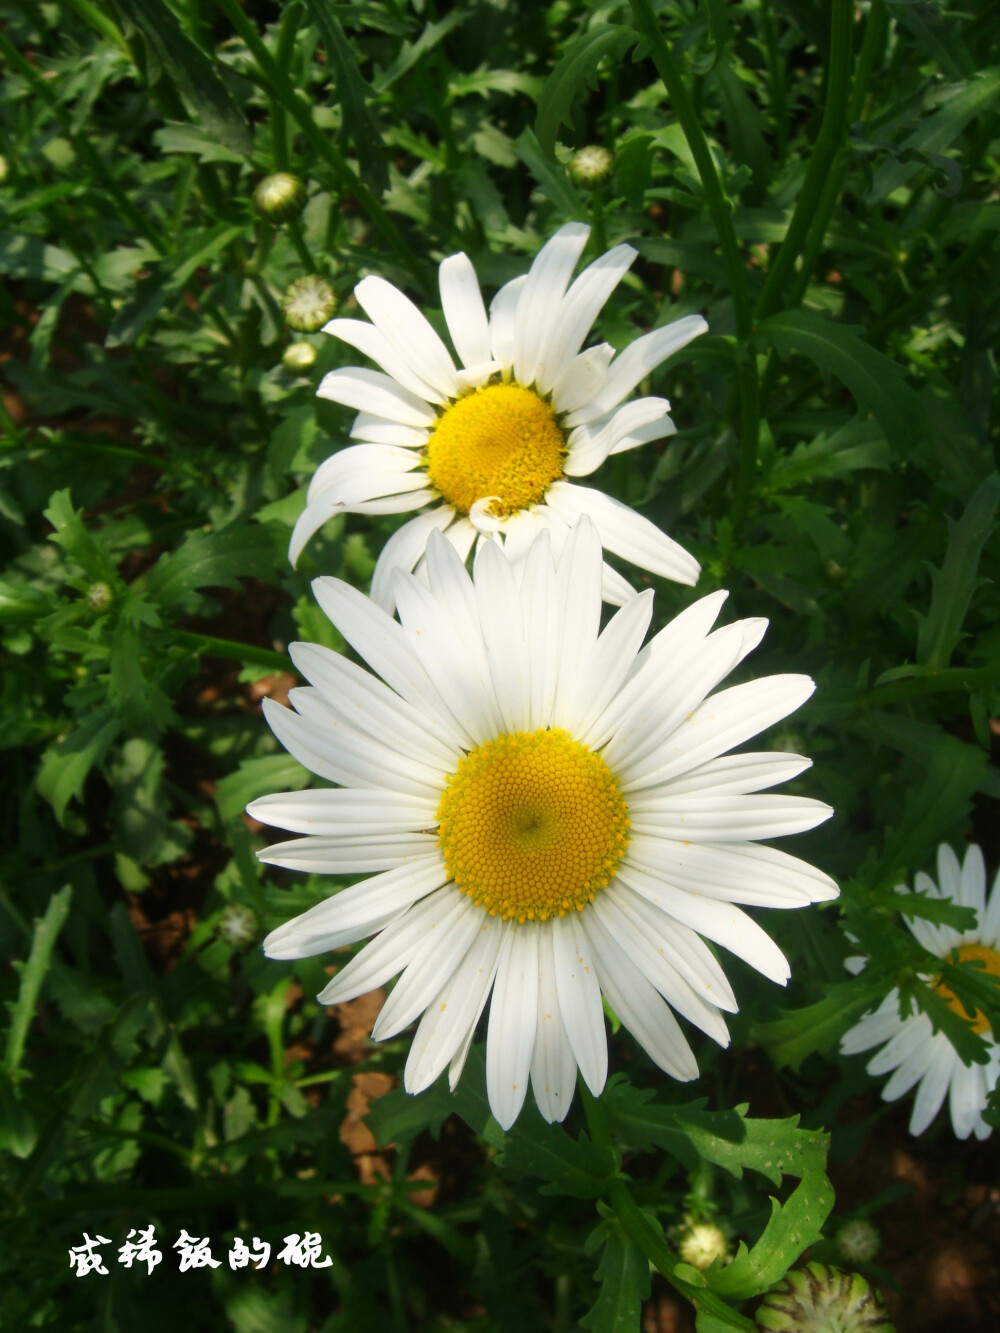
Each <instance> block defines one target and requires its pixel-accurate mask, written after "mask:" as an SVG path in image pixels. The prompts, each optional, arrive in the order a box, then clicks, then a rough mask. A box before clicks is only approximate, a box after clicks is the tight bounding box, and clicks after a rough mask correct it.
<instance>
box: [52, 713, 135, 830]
mask: <svg viewBox="0 0 1000 1333" xmlns="http://www.w3.org/2000/svg"><path fill="white" fill-rule="evenodd" d="M120 728H121V723H120V722H119V721H118V719H117V718H116V717H115V715H114V711H113V709H111V708H110V707H109V706H107V705H104V706H103V707H101V708H97V709H95V710H94V712H93V713H91V714H90V715H89V716H88V717H86V718H85V719H84V720H83V721H82V722H81V723H80V725H79V726H78V727H77V728H76V729H75V730H74V731H72V732H70V734H69V735H68V736H67V737H65V738H64V739H63V740H58V741H54V742H53V743H52V744H51V745H50V746H49V747H48V748H47V749H46V750H45V752H44V754H43V755H42V762H41V766H40V767H39V770H38V778H37V782H38V790H39V792H40V793H41V795H42V796H44V797H45V799H46V800H47V801H48V802H49V803H50V804H51V806H52V808H53V810H55V812H56V818H57V819H58V820H59V822H60V823H62V820H63V816H64V814H65V813H66V807H67V805H68V804H69V803H70V801H71V800H74V799H75V798H77V797H79V796H81V795H82V793H83V784H84V783H85V782H86V780H87V775H88V773H89V772H90V770H91V769H92V768H93V767H94V765H95V764H97V763H100V761H101V760H102V759H103V758H104V756H105V755H106V754H107V752H108V750H109V748H110V747H111V744H112V742H113V741H114V739H115V737H116V736H117V735H118V732H119V730H120Z"/></svg>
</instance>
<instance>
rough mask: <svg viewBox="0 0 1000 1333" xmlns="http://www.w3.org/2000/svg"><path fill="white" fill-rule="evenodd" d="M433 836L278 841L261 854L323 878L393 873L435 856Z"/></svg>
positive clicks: (369, 835)
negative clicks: (401, 867)
mask: <svg viewBox="0 0 1000 1333" xmlns="http://www.w3.org/2000/svg"><path fill="white" fill-rule="evenodd" d="M436 846H437V837H436V835H435V834H433V833H358V834H356V835H355V836H354V837H353V838H352V837H349V836H343V837H332V838H331V837H318V836H312V835H310V836H308V837H305V838H296V839H295V840H294V841H293V842H275V843H272V844H271V846H270V847H265V848H264V850H263V851H261V852H258V853H257V856H258V858H259V859H260V860H261V861H263V862H264V863H265V864H266V865H269V866H284V868H285V869H286V870H305V871H309V872H311V873H315V874H320V875H348V874H354V873H357V872H359V871H363V872H365V873H366V874H367V873H369V872H370V871H373V870H392V869H394V868H395V867H396V866H404V865H412V864H413V862H414V861H424V860H426V858H427V857H428V856H430V855H432V854H433V852H434V850H435V847H436Z"/></svg>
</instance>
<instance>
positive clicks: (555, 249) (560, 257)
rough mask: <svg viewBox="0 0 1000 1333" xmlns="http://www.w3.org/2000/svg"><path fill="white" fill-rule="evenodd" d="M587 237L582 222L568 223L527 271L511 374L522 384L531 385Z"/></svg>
mask: <svg viewBox="0 0 1000 1333" xmlns="http://www.w3.org/2000/svg"><path fill="white" fill-rule="evenodd" d="M589 235H590V228H589V227H587V226H584V225H583V223H580V222H568V223H567V224H566V225H565V226H564V227H560V228H559V230H558V231H557V232H556V234H555V235H554V236H553V237H552V239H551V240H550V241H547V242H546V244H545V245H543V246H542V248H541V250H539V252H538V254H537V255H536V256H535V258H534V261H533V262H532V265H531V268H530V269H529V270H528V276H527V279H526V281H525V284H524V287H523V288H522V289H521V296H520V300H519V301H518V303H517V313H516V316H515V319H514V374H515V376H516V378H517V379H518V381H519V382H520V383H521V384H531V383H533V382H534V379H535V375H536V372H537V370H538V367H539V361H540V358H541V354H542V350H543V348H544V346H545V343H546V341H547V337H548V332H549V329H550V327H551V326H552V325H553V322H554V321H555V320H556V319H557V318H558V315H559V310H560V303H561V301H562V298H563V295H564V294H565V291H566V287H567V285H568V283H569V280H570V278H571V277H572V274H573V270H574V268H576V262H577V260H578V259H579V258H580V256H581V254H583V248H584V246H585V245H586V244H587V237H588V236H589Z"/></svg>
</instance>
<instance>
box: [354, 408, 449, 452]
mask: <svg viewBox="0 0 1000 1333" xmlns="http://www.w3.org/2000/svg"><path fill="white" fill-rule="evenodd" d="M348 434H349V435H350V437H351V439H352V440H366V441H368V442H369V443H371V444H391V445H395V446H396V447H397V448H399V449H423V448H425V446H426V444H427V441H428V439H429V438H430V432H429V430H428V429H427V427H426V426H401V425H400V424H399V422H398V421H386V420H385V418H384V417H380V416H375V415H374V414H373V413H372V412H359V413H358V415H357V416H356V417H355V418H354V421H353V423H352V425H351V429H350V431H349V432H348Z"/></svg>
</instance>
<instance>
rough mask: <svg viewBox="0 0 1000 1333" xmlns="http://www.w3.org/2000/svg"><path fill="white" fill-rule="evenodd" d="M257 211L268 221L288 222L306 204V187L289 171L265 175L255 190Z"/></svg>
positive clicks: (254, 198)
mask: <svg viewBox="0 0 1000 1333" xmlns="http://www.w3.org/2000/svg"><path fill="white" fill-rule="evenodd" d="M253 201H254V203H255V204H256V205H257V211H258V212H259V213H260V215H261V216H262V217H265V218H267V220H268V222H275V223H277V222H288V221H289V220H290V219H291V218H297V217H298V215H299V214H300V213H301V212H302V210H303V208H305V206H306V187H305V186H304V185H303V184H302V182H301V181H300V180H299V178H298V176H293V175H292V174H291V172H289V171H277V172H275V174H274V175H273V176H265V177H264V179H263V180H262V181H261V182H260V183H259V185H258V186H257V188H256V189H255V190H254V192H253Z"/></svg>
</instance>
